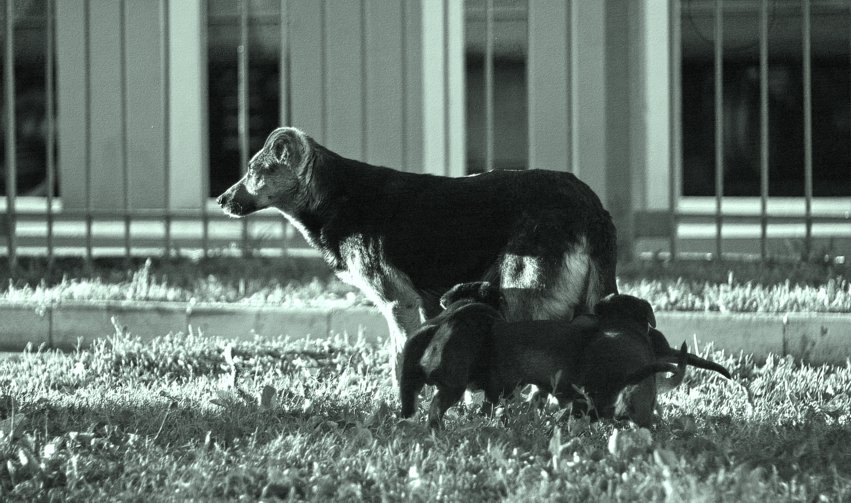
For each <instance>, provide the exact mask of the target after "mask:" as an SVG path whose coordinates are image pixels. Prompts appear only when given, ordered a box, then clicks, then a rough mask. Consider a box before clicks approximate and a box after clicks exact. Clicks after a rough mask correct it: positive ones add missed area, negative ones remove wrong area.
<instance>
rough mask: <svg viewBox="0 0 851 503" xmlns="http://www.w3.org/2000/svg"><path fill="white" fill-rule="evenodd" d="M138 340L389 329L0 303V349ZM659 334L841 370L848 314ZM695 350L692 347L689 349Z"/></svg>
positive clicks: (264, 316)
mask: <svg viewBox="0 0 851 503" xmlns="http://www.w3.org/2000/svg"><path fill="white" fill-rule="evenodd" d="M113 317H114V318H115V319H116V321H117V322H118V324H119V325H120V326H123V327H126V328H127V329H128V330H129V331H130V332H131V333H132V334H134V335H136V336H138V337H140V338H141V339H142V340H151V339H153V338H155V337H157V336H161V335H164V334H167V333H169V332H180V331H182V332H186V331H188V330H190V329H191V330H193V331H200V332H201V333H203V334H206V335H209V336H213V337H222V338H227V339H234V340H239V339H251V338H253V337H254V336H255V335H259V336H261V337H274V336H281V335H288V336H290V337H291V338H299V339H300V338H305V337H308V336H309V337H312V338H324V337H328V336H329V334H338V333H347V334H349V335H356V334H358V333H362V334H363V337H364V338H365V339H366V340H367V341H373V342H377V341H384V340H385V339H386V338H387V335H388V330H387V324H386V322H385V321H384V318H383V317H382V316H381V314H379V313H378V312H377V311H376V310H375V309H373V308H369V307H352V308H348V309H340V308H333V309H325V308H281V307H269V306H248V305H234V304H190V303H182V302H181V303H177V302H137V301H129V302H122V301H109V302H62V303H60V304H56V305H53V306H47V307H45V306H39V305H36V304H0V351H20V350H22V349H23V348H24V347H26V345H27V344H28V343H31V344H33V346H36V347H37V346H38V345H40V344H45V345H47V346H48V347H55V348H59V349H64V350H68V349H73V348H74V347H76V346H77V344H78V343H79V344H80V345H81V346H83V347H85V346H87V345H89V344H91V342H92V341H93V340H94V339H95V338H97V337H104V336H108V335H111V334H113V333H114V332H115V327H114V326H113V324H112V321H111V320H112V318H113ZM656 320H657V322H658V323H657V324H658V327H659V329H660V330H662V332H664V333H665V335H666V336H667V337H668V340H669V341H670V342H671V344H672V345H675V346H678V345H679V344H680V343H681V342H682V341H686V342H687V343H688V344H689V346H690V347H692V346H694V342H693V341H694V340H697V343H698V346H701V347H702V346H703V345H705V344H708V343H713V345H714V347H715V348H716V349H724V350H726V351H728V352H732V353H738V352H740V351H741V352H744V353H751V354H753V356H754V358H755V359H756V360H757V361H759V360H764V359H765V358H766V357H767V356H768V354H769V353H774V354H779V355H792V356H794V357H795V358H798V359H801V360H804V361H807V362H810V363H833V364H839V365H844V364H845V363H846V361H847V360H849V358H851V314H845V313H788V314H765V313H724V314H722V313H707V312H671V311H661V312H658V313H656ZM692 349H693V348H692Z"/></svg>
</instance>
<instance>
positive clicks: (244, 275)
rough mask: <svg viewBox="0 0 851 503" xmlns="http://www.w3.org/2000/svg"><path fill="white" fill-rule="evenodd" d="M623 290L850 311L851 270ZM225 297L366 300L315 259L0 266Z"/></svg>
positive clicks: (32, 287) (75, 294)
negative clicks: (51, 266) (91, 265)
mask: <svg viewBox="0 0 851 503" xmlns="http://www.w3.org/2000/svg"><path fill="white" fill-rule="evenodd" d="M618 282H619V287H620V290H621V292H622V293H629V294H632V295H636V296H639V297H642V298H645V299H647V300H648V301H650V303H651V304H653V306H654V308H655V309H657V310H679V311H720V312H727V311H730V312H770V313H778V312H796V311H811V312H851V269H849V267H848V266H847V265H825V264H812V263H794V264H788V263H787V264H781V263H772V262H768V263H764V264H753V263H735V262H728V263H721V264H719V263H714V262H671V263H667V262H636V263H632V264H620V265H619V266H618ZM193 299H194V300H195V301H197V302H227V303H241V304H252V305H275V306H290V307H305V306H319V307H325V306H333V307H346V306H351V305H359V304H368V301H367V300H366V299H365V298H364V297H363V296H362V295H361V294H360V292H357V291H356V290H355V289H354V288H352V287H350V286H348V285H345V284H343V283H342V282H340V281H339V280H337V279H336V278H334V277H333V276H332V274H331V271H330V270H329V268H328V266H326V265H325V264H324V263H322V262H321V261H319V260H318V259H313V260H308V259H280V258H249V259H235V258H210V259H207V260H203V261H200V262H191V261H189V260H187V259H173V260H162V259H159V260H149V261H147V262H146V261H141V260H136V261H134V262H133V263H129V264H127V263H124V261H121V260H99V261H96V262H95V266H94V267H93V268H92V269H87V268H85V267H84V266H83V264H82V262H81V261H80V260H79V259H63V260H62V261H60V262H59V263H57V264H56V267H55V268H53V269H52V270H48V269H47V267H46V264H45V263H44V261H43V260H39V259H22V266H21V268H20V269H19V270H17V271H15V273H14V274H10V272H9V270H8V269H7V268H6V265H5V263H2V262H0V301H3V302H12V303H22V302H28V303H39V304H43V305H49V304H55V303H59V302H63V301H66V300H84V301H88V300H93V301H94V300H140V301H146V300H149V301H176V302H187V301H190V300H193Z"/></svg>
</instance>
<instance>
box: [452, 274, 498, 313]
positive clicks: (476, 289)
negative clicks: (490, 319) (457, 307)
mask: <svg viewBox="0 0 851 503" xmlns="http://www.w3.org/2000/svg"><path fill="white" fill-rule="evenodd" d="M460 300H468V301H471V302H481V303H483V304H487V305H489V306H491V307H492V308H494V309H499V304H500V302H501V301H502V293H501V292H500V291H499V288H497V287H496V286H494V285H493V284H491V283H490V282H487V281H475V282H471V283H459V284H457V285H455V286H453V287H452V288H450V289H449V290H448V291H447V292H446V293H444V294H443V296H442V297H440V307H442V308H443V309H446V308H447V307H449V306H450V305H451V304H454V303H456V302H458V301H460Z"/></svg>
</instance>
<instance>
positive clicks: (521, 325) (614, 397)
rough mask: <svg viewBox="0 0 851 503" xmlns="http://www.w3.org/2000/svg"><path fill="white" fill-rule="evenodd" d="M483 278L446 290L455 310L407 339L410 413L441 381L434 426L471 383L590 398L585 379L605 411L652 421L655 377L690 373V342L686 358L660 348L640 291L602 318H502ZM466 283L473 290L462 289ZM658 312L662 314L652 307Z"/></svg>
mask: <svg viewBox="0 0 851 503" xmlns="http://www.w3.org/2000/svg"><path fill="white" fill-rule="evenodd" d="M473 285H475V284H463V285H458V286H456V287H455V288H453V290H452V291H451V292H450V294H448V295H447V296H445V299H447V298H448V300H449V302H444V303H443V304H444V305H446V306H447V309H446V311H444V313H442V314H441V315H439V316H438V317H436V318H434V319H433V320H431V321H430V322H429V323H427V325H426V327H424V328H423V329H422V330H420V331H419V332H417V333H415V334H414V336H413V337H412V338H411V339H410V340H409V341H408V344H407V345H406V346H405V351H404V352H403V362H404V365H403V369H404V370H403V372H402V379H401V382H400V385H401V386H400V393H401V399H402V416H403V417H410V416H411V415H413V414H414V412H415V399H416V396H417V394H418V393H419V391H420V390H421V389H422V387H423V385H424V384H433V385H436V386H437V388H438V392H437V394H436V395H435V398H434V400H433V401H432V404H431V409H430V411H429V424H430V425H431V426H432V427H438V426H440V424H441V418H442V416H443V414H444V413H445V412H446V410H447V409H448V408H449V407H450V406H452V405H453V404H454V403H456V402H457V401H458V400H460V398H461V396H462V394H463V392H464V390H465V389H474V390H478V389H482V390H484V391H485V399H486V404H493V403H496V402H497V401H498V400H499V398H500V397H503V396H508V395H510V394H511V393H512V392H513V391H514V390H515V389H516V388H517V387H519V386H520V385H523V384H535V385H537V386H538V387H539V388H540V389H542V390H544V391H546V392H549V393H552V394H554V395H555V396H556V398H557V399H558V400H559V403H560V404H562V405H567V404H568V403H569V402H572V401H574V400H577V399H580V398H583V395H582V394H580V393H579V392H578V391H577V389H576V387H577V386H582V387H584V388H585V391H586V395H585V396H588V397H590V398H591V401H592V402H593V404H594V407H595V408H594V409H593V410H594V411H595V412H596V415H597V416H598V417H618V418H621V417H623V418H628V419H631V420H633V421H635V422H636V423H638V424H640V425H642V426H645V425H648V424H649V423H650V421H651V420H652V413H653V409H654V407H655V403H656V381H655V379H651V377H652V376H653V375H654V374H656V373H658V372H674V377H672V378H670V379H668V380H664V381H663V384H664V385H665V387H666V388H672V387H674V386H676V385H678V384H679V382H681V381H682V377H683V375H684V372H685V365H686V361H687V353H686V348H685V345H684V346H683V348H682V349H681V351H680V354H679V358H678V363H679V365H678V366H677V367H675V366H674V365H672V364H670V363H668V362H665V361H659V360H658V359H656V358H655V355H654V353H653V350H652V348H651V342H650V338H649V335H648V328H649V326H650V320H649V319H647V311H646V310H645V309H644V306H643V305H642V304H641V303H642V302H644V301H641V300H640V299H635V298H632V299H634V301H633V302H626V303H622V304H621V303H620V299H618V298H616V297H610V298H608V299H607V301H606V302H608V303H611V306H610V307H611V309H609V311H608V312H607V314H606V318H607V320H606V321H605V322H603V323H602V324H601V323H600V320H599V318H598V317H596V316H590V315H583V316H579V317H577V318H576V319H574V320H573V321H572V322H561V321H528V322H510V323H509V322H505V321H503V320H501V319H500V317H499V315H498V314H497V312H496V310H495V306H494V303H493V301H492V300H491V301H486V302H482V301H483V300H485V299H487V298H490V299H494V298H498V297H496V294H495V292H494V291H493V289H491V288H490V286H489V285H486V286H482V287H478V288H477V287H475V286H473ZM480 285H481V284H480ZM458 292H466V296H461V297H456V296H454V295H455V294H457V293H458ZM482 292H485V293H486V294H487V295H484V294H482ZM488 302H490V303H488ZM648 306H649V304H648ZM649 312H650V314H651V315H652V309H651V310H649ZM642 323H643V326H642ZM605 330H607V331H605ZM642 330H643V331H642Z"/></svg>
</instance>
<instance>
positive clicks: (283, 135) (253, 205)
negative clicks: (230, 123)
mask: <svg viewBox="0 0 851 503" xmlns="http://www.w3.org/2000/svg"><path fill="white" fill-rule="evenodd" d="M312 153H313V141H312V140H311V139H310V137H309V136H307V135H306V134H304V133H303V132H301V131H299V130H298V129H296V128H291V127H282V128H278V129H276V130H274V131H272V133H271V134H270V135H269V137H268V138H266V143H265V144H264V145H263V148H262V149H260V150H259V151H258V152H257V153H256V154H254V157H252V158H251V160H250V161H249V162H248V171H247V172H246V173H245V176H243V177H242V179H241V180H239V181H238V182H236V183H235V184H234V185H233V186H232V187H230V188H229V189H228V190H226V191H225V192H224V193H223V194H222V195H220V196H219V198H218V199H217V200H216V201H217V202H218V203H219V206H221V207H222V209H223V210H224V212H225V213H226V214H228V215H229V216H232V217H244V216H246V215H249V214H251V213H254V212H255V211H259V210H262V209H264V208H269V207H275V208H278V209H280V210H282V211H285V212H286V211H287V210H288V209H292V208H293V207H295V205H296V204H297V203H298V201H299V200H300V198H301V197H303V196H302V194H303V193H304V190H303V189H302V187H303V186H304V184H305V182H304V180H305V171H306V170H307V168H308V166H309V164H310V162H311V161H312Z"/></svg>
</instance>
